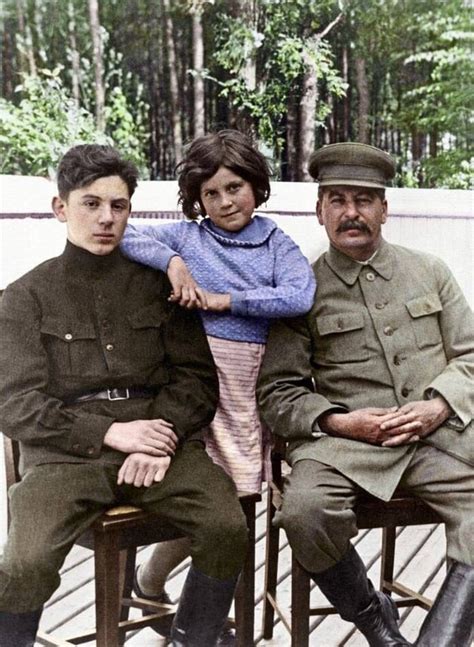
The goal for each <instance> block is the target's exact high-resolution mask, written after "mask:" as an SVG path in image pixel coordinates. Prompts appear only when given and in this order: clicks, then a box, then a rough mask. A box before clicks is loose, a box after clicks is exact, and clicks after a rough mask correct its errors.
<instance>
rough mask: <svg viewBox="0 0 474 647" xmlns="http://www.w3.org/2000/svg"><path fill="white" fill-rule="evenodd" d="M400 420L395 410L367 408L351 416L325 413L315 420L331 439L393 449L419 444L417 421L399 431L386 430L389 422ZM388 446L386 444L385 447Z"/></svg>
mask: <svg viewBox="0 0 474 647" xmlns="http://www.w3.org/2000/svg"><path fill="white" fill-rule="evenodd" d="M397 417H399V411H398V410H397V407H391V408H389V409H382V408H376V407H369V408H367V409H357V410H356V411H351V412H350V413H328V414H325V415H322V416H320V417H319V418H318V424H319V426H320V428H321V429H322V431H324V432H325V433H327V434H329V435H331V436H342V437H344V438H351V439H352V440H359V441H361V442H364V443H370V444H372V445H382V446H384V447H395V446H397V445H406V444H408V443H414V442H416V441H417V440H419V439H420V438H419V435H418V430H419V429H420V427H421V423H420V422H419V421H412V422H411V423H410V424H407V425H406V426H405V427H402V428H396V427H395V428H394V429H392V428H391V427H389V428H386V427H385V425H388V424H389V423H390V422H391V421H392V420H394V419H396V418H397ZM386 443H389V444H386Z"/></svg>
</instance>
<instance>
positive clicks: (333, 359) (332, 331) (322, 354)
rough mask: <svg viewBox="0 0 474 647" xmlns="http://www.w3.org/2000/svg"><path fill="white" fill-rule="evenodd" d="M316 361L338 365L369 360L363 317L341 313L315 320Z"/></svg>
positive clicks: (359, 314) (353, 313)
mask: <svg viewBox="0 0 474 647" xmlns="http://www.w3.org/2000/svg"><path fill="white" fill-rule="evenodd" d="M315 328H316V331H315V332H316V333H317V338H316V343H315V346H316V348H315V356H316V360H317V361H318V362H319V361H320V362H321V363H325V362H327V363H329V364H339V363H345V362H363V361H366V360H367V359H368V358H369V350H368V347H367V340H366V332H365V323H364V316H363V315H362V313H359V312H342V313H339V314H334V315H324V316H320V317H317V318H316V321H315Z"/></svg>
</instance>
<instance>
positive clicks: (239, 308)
mask: <svg viewBox="0 0 474 647" xmlns="http://www.w3.org/2000/svg"><path fill="white" fill-rule="evenodd" d="M228 294H230V311H231V313H232V314H233V315H240V316H241V317H248V307H247V303H246V301H247V298H246V295H247V293H246V292H245V290H244V291H239V292H236V291H232V290H230V291H229V292H228Z"/></svg>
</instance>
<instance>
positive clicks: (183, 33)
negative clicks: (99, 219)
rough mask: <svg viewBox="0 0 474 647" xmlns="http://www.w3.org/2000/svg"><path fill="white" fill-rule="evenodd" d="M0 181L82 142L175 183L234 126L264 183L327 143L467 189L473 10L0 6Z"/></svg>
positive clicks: (48, 0)
mask: <svg viewBox="0 0 474 647" xmlns="http://www.w3.org/2000/svg"><path fill="white" fill-rule="evenodd" d="M0 11H1V14H0V15H1V34H2V44H1V50H2V68H1V87H2V98H0V119H1V124H0V148H1V151H0V152H1V154H2V159H1V162H0V173H5V174H9V173H14V174H17V173H18V174H25V175H51V174H52V172H53V170H54V168H55V167H56V165H57V162H58V159H59V158H60V157H61V155H62V154H63V153H64V151H65V150H67V148H69V147H70V146H72V145H74V144H77V143H80V142H103V143H111V144H114V145H115V146H117V147H118V148H119V149H120V150H121V152H122V153H123V154H125V155H126V156H127V157H129V158H131V159H133V160H134V161H135V162H136V163H137V165H138V166H139V168H140V172H141V177H142V179H174V178H175V172H174V169H175V165H176V163H178V162H179V160H180V159H181V156H182V152H183V146H184V145H185V144H186V143H187V142H189V141H190V140H191V139H192V138H194V137H196V136H198V135H201V134H203V133H205V132H208V131H210V130H216V129H220V128H226V127H231V128H238V129H240V130H243V131H244V132H246V133H248V134H249V135H251V136H252V137H253V138H254V140H255V141H256V142H258V145H259V147H260V148H261V150H262V151H263V152H264V153H265V154H266V155H267V156H268V157H269V159H270V161H271V163H272V166H273V169H274V172H275V179H279V180H286V181H289V180H290V181H291V180H295V181H305V180H309V179H310V178H309V176H308V172H307V163H308V158H309V155H310V154H311V152H312V151H313V150H314V149H315V148H316V147H319V146H321V145H323V144H327V143H332V142H339V141H361V142H366V143H369V144H373V145H375V146H379V147H381V148H383V149H385V150H387V151H388V152H390V153H391V154H392V155H394V157H395V158H396V160H397V169H398V173H397V177H396V185H398V186H405V187H446V188H469V186H470V182H471V183H472V178H473V175H474V164H473V161H472V114H473V112H472V97H473V96H474V92H473V91H474V84H473V72H472V70H473V67H472V43H473V40H474V35H473V33H472V13H471V11H472V10H471V3H470V1H469V0H291V1H290V0H3V3H2V8H1V9H0Z"/></svg>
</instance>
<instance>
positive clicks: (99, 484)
mask: <svg viewBox="0 0 474 647" xmlns="http://www.w3.org/2000/svg"><path fill="white" fill-rule="evenodd" d="M9 496H10V506H11V507H10V509H11V515H12V521H11V524H10V529H9V535H8V540H7V544H6V546H5V550H4V554H3V557H2V559H1V561H0V609H1V610H2V611H6V612H10V613H26V612H30V611H38V610H39V609H40V608H41V607H42V605H43V604H44V602H46V600H48V598H49V597H51V595H52V593H53V592H54V591H55V589H56V588H57V587H58V585H59V581H60V578H59V569H60V568H61V566H62V564H63V562H64V559H65V558H66V555H67V553H68V552H69V550H70V548H71V547H72V545H73V543H74V541H75V540H76V538H77V537H78V536H79V535H80V534H81V533H82V532H83V531H84V530H85V529H86V528H87V527H88V526H89V525H90V524H91V523H92V521H93V520H94V519H95V518H96V517H97V516H98V515H100V514H101V512H102V510H103V509H104V508H105V507H107V506H108V505H110V504H111V501H112V500H113V494H112V492H111V487H110V483H109V481H108V479H107V477H106V476H105V474H104V471H103V469H96V468H92V466H86V465H71V464H60V465H59V464H58V465H56V464H55V465H42V466H39V467H35V468H33V469H31V470H29V471H28V472H27V473H26V474H25V476H24V478H23V479H22V481H21V482H20V483H18V484H16V485H14V486H13V487H12V488H11V489H10V492H9Z"/></svg>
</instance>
